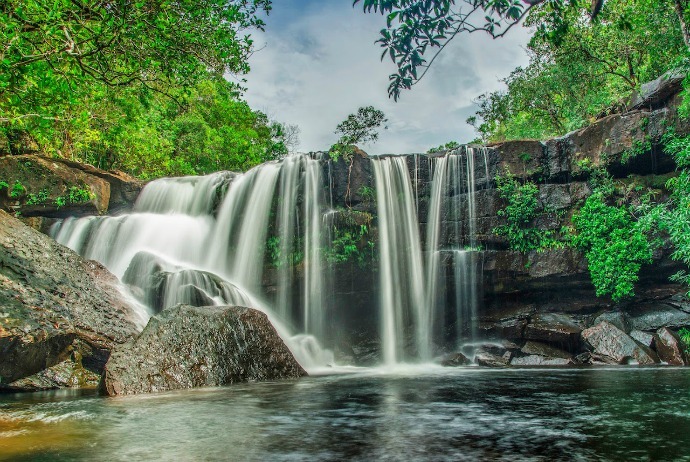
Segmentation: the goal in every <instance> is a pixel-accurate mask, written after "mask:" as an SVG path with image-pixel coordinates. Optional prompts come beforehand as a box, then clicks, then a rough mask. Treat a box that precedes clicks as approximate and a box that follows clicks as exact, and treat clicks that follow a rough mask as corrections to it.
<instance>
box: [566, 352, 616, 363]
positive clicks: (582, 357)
mask: <svg viewBox="0 0 690 462" xmlns="http://www.w3.org/2000/svg"><path fill="white" fill-rule="evenodd" d="M573 362H574V363H575V364H582V365H593V366H612V365H618V361H616V360H615V359H613V358H611V357H610V356H606V355H600V354H597V353H591V352H589V351H585V352H584V353H580V354H579V355H577V356H576V357H575V358H574V359H573Z"/></svg>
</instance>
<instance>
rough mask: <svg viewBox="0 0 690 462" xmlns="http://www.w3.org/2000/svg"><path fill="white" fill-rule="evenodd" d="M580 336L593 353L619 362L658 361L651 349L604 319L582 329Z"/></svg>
mask: <svg viewBox="0 0 690 462" xmlns="http://www.w3.org/2000/svg"><path fill="white" fill-rule="evenodd" d="M582 338H583V339H584V340H585V341H586V342H587V343H589V345H591V347H592V348H593V350H594V353H596V354H600V355H604V356H608V357H610V358H613V359H615V360H616V361H617V362H618V363H619V364H624V363H626V362H628V361H630V360H634V361H636V362H637V363H638V364H642V365H645V364H655V363H657V362H659V361H658V358H656V357H655V356H656V355H655V354H654V352H653V351H652V350H650V349H648V348H647V347H645V346H644V345H642V344H640V343H638V342H636V341H635V340H634V339H633V338H632V337H630V336H628V335H627V334H626V333H625V332H623V331H622V330H620V329H619V328H617V327H616V326H614V325H613V324H611V323H609V322H606V321H604V322H602V323H600V324H597V325H596V326H594V327H590V328H589V329H586V330H584V331H582Z"/></svg>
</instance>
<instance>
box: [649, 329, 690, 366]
mask: <svg viewBox="0 0 690 462" xmlns="http://www.w3.org/2000/svg"><path fill="white" fill-rule="evenodd" d="M656 333H657V335H658V340H657V342H656V351H657V353H659V359H660V360H661V361H663V362H665V363H667V364H670V365H672V366H687V365H688V364H689V363H688V355H687V354H686V352H685V344H683V341H682V340H681V339H680V337H678V334H676V333H675V332H673V331H672V330H671V329H669V328H667V327H662V328H661V329H659V330H658V331H657V332H656Z"/></svg>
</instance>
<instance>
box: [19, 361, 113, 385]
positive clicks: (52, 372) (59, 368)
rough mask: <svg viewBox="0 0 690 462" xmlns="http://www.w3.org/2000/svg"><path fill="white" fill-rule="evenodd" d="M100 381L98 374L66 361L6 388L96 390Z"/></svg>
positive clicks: (73, 362)
mask: <svg viewBox="0 0 690 462" xmlns="http://www.w3.org/2000/svg"><path fill="white" fill-rule="evenodd" d="M100 380H101V375H100V374H97V373H95V372H93V371H91V370H89V369H86V368H84V367H83V366H82V365H81V364H80V363H79V362H75V361H73V360H72V359H68V360H65V361H62V362H61V363H58V364H56V365H54V366H51V367H49V368H47V369H44V370H42V371H41V372H39V373H37V374H34V375H32V376H30V377H25V378H23V379H19V380H16V381H14V382H12V383H10V384H9V385H7V387H6V388H7V389H8V390H17V391H39V390H51V389H56V388H96V387H97V386H98V383H99V382H100Z"/></svg>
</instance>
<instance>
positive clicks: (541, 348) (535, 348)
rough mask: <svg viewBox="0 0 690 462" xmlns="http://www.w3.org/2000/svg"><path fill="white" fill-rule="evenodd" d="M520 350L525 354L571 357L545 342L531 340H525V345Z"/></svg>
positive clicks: (558, 357)
mask: <svg viewBox="0 0 690 462" xmlns="http://www.w3.org/2000/svg"><path fill="white" fill-rule="evenodd" d="M520 351H522V353H524V354H526V355H537V356H545V357H548V358H556V359H569V358H571V357H572V355H571V354H570V353H568V352H567V351H563V350H561V349H558V348H554V347H552V346H551V345H547V344H546V343H540V342H533V341H531V340H530V341H527V342H525V346H523V347H522V349H521V350H520Z"/></svg>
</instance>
